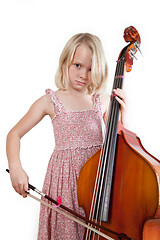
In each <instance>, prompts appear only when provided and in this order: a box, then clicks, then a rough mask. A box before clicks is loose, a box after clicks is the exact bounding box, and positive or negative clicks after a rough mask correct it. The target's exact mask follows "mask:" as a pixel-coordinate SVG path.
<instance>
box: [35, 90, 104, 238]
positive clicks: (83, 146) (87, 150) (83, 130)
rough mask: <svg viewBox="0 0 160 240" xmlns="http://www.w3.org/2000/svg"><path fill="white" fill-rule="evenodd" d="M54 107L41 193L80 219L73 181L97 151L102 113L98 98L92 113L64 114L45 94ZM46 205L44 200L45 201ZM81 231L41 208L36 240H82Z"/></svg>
mask: <svg viewBox="0 0 160 240" xmlns="http://www.w3.org/2000/svg"><path fill="white" fill-rule="evenodd" d="M46 93H47V94H49V96H50V99H51V101H52V103H53V105H54V112H55V116H54V118H53V119H52V124H53V130H54V137H55V149H54V152H53V154H52V156H51V158H50V161H49V164H48V168H47V172H46V176H45V180H44V186H43V192H44V193H45V194H47V195H49V196H50V197H52V198H53V199H55V200H56V199H57V196H61V200H62V204H63V205H65V206H67V207H69V208H70V209H72V210H74V211H76V212H77V213H79V214H81V215H83V216H84V210H83V209H82V208H80V207H79V205H78V199H77V181H78V177H79V172H80V170H81V168H82V166H83V165H84V163H85V162H86V161H87V160H88V159H89V158H90V157H91V156H92V155H93V154H94V153H95V152H96V151H97V150H98V149H99V148H100V147H101V145H102V141H103V136H102V119H103V118H102V110H101V98H100V95H99V94H95V95H94V100H93V102H94V104H93V109H91V110H83V111H67V110H66V109H65V107H64V106H63V104H62V102H61V101H60V100H59V99H58V97H57V95H56V93H55V92H53V91H52V90H50V89H47V90H46ZM45 201H47V200H45ZM83 235H84V227H82V226H81V225H79V224H77V223H75V222H73V221H71V220H69V219H67V218H66V217H64V216H63V215H61V214H58V213H56V212H55V211H54V210H51V209H50V208H47V207H46V206H44V205H41V210H40V219H39V232H38V240H71V239H72V240H82V239H83Z"/></svg>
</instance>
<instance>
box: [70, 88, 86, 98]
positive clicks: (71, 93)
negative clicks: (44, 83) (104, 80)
mask: <svg viewBox="0 0 160 240" xmlns="http://www.w3.org/2000/svg"><path fill="white" fill-rule="evenodd" d="M65 92H66V93H67V94H70V95H72V96H75V97H80V96H82V95H83V96H84V95H90V94H89V92H88V89H87V90H86V91H77V90H75V89H67V90H66V91H65Z"/></svg>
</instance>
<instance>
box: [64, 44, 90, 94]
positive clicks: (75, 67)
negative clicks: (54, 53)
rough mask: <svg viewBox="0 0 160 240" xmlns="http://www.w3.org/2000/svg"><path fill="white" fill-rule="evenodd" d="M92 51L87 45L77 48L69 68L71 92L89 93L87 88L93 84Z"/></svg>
mask: <svg viewBox="0 0 160 240" xmlns="http://www.w3.org/2000/svg"><path fill="white" fill-rule="evenodd" d="M91 66H92V51H91V49H90V48H89V47H88V46H86V45H85V44H81V45H80V46H78V47H77V49H76V51H75V54H74V57H73V61H72V63H71V65H70V67H69V70H68V73H69V84H68V88H69V89H70V90H76V91H79V92H86V91H88V89H87V87H88V86H89V85H90V83H91Z"/></svg>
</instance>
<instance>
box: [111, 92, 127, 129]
mask: <svg viewBox="0 0 160 240" xmlns="http://www.w3.org/2000/svg"><path fill="white" fill-rule="evenodd" d="M113 92H114V93H115V95H116V97H115V99H116V100H117V101H118V102H119V104H120V105H121V122H122V124H123V125H124V126H126V114H127V108H128V107H127V97H126V92H125V91H124V90H122V89H120V88H117V89H113Z"/></svg>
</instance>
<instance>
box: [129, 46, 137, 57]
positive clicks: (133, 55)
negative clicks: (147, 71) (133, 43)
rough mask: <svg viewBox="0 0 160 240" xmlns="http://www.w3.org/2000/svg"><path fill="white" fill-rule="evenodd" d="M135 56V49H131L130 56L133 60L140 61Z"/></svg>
mask: <svg viewBox="0 0 160 240" xmlns="http://www.w3.org/2000/svg"><path fill="white" fill-rule="evenodd" d="M135 54H136V50H135V49H134V48H131V49H130V50H129V55H130V56H131V57H132V58H135V59H136V60H138V59H137V58H136V56H135Z"/></svg>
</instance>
